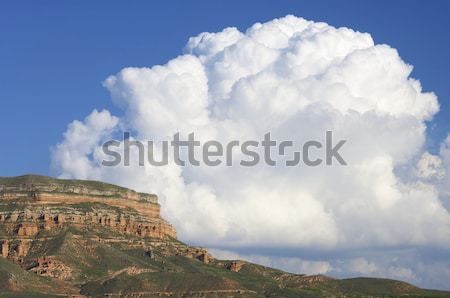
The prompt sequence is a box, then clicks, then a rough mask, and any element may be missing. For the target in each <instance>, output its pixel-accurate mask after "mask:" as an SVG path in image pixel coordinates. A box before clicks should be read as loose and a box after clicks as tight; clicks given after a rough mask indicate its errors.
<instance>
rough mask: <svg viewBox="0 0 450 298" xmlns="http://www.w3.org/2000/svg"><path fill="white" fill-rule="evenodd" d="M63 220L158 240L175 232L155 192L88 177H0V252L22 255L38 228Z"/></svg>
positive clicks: (61, 224) (62, 223) (58, 225)
mask: <svg viewBox="0 0 450 298" xmlns="http://www.w3.org/2000/svg"><path fill="white" fill-rule="evenodd" d="M65 226H75V227H77V228H92V227H104V228H106V229H108V230H109V231H112V232H119V233H121V234H128V235H133V236H138V237H142V238H152V239H160V240H163V239H165V238H167V237H171V238H176V231H175V229H174V228H173V226H172V225H170V224H169V223H168V222H167V221H165V220H164V219H162V218H161V216H160V205H159V204H158V198H157V196H156V195H152V194H144V193H137V192H135V191H132V190H129V189H126V188H121V187H118V186H115V185H110V184H106V183H101V182H93V181H78V180H77V181H75V180H58V179H52V178H48V177H40V176H21V177H14V178H0V228H1V230H0V243H1V253H2V256H4V257H8V258H20V257H22V256H25V255H26V254H27V252H28V249H29V247H30V243H31V242H32V241H33V240H36V237H37V235H38V233H39V232H40V231H49V230H52V229H58V228H62V227H65ZM38 238H39V237H38Z"/></svg>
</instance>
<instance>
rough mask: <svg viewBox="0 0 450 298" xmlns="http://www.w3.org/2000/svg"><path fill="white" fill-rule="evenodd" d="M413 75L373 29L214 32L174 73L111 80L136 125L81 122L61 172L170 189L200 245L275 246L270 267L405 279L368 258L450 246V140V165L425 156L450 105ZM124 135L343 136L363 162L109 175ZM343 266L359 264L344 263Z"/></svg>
mask: <svg viewBox="0 0 450 298" xmlns="http://www.w3.org/2000/svg"><path fill="white" fill-rule="evenodd" d="M411 71H412V66H411V65H408V64H407V63H405V62H404V61H403V60H402V59H401V57H400V56H399V53H398V52H397V51H396V50H395V49H394V48H392V47H390V46H389V45H380V44H375V43H374V41H373V39H372V37H371V36H370V34H368V33H360V32H357V31H354V30H352V29H349V28H335V27H332V26H330V25H328V24H326V23H320V22H313V21H307V20H305V19H302V18H297V17H294V16H286V17H284V18H280V19H275V20H272V21H269V22H267V23H262V24H261V23H257V24H255V25H253V26H252V27H250V28H249V29H247V30H246V31H245V32H240V31H239V30H238V29H236V28H226V29H224V30H223V31H222V32H217V33H201V34H199V35H198V36H195V37H191V38H190V39H189V41H188V42H187V45H186V46H185V48H184V53H183V54H182V55H180V56H178V57H176V58H174V59H172V60H170V61H169V62H168V63H167V64H165V65H156V66H151V67H139V68H125V69H123V70H121V71H120V72H119V73H118V74H115V75H112V76H110V77H109V78H107V79H106V80H105V82H104V86H105V87H106V88H107V89H108V90H109V91H110V93H111V98H112V100H113V102H114V103H115V104H117V106H118V107H120V108H121V109H122V110H123V115H122V116H120V117H117V116H112V115H111V114H110V113H109V112H108V111H102V112H98V111H94V112H92V114H91V115H89V116H88V117H87V118H86V119H85V120H84V121H83V122H79V121H75V122H73V123H72V124H70V125H69V128H68V130H67V132H66V133H65V135H64V138H63V140H62V141H61V142H60V143H59V144H58V145H56V146H55V148H54V150H53V153H52V154H53V158H52V160H53V165H54V167H55V170H56V171H57V172H58V174H60V175H61V176H62V177H73V178H84V179H86V178H90V179H101V180H105V181H108V182H112V183H117V184H120V185H124V186H128V187H132V188H135V189H137V190H139V191H147V192H154V193H157V194H158V195H159V197H160V201H161V204H162V210H163V215H164V216H166V217H167V218H168V219H169V220H170V221H171V222H173V223H174V224H175V226H176V227H177V230H178V232H179V236H180V238H181V239H182V240H185V241H188V242H190V243H195V244H200V245H204V246H210V247H214V248H217V249H221V250H229V251H238V250H239V249H243V248H246V249H254V250H255V251H256V253H258V250H259V249H260V250H261V251H264V254H265V255H266V257H269V258H270V256H271V255H280V254H282V253H283V252H289V257H286V258H287V259H277V260H278V261H277V262H278V263H276V262H275V263H273V262H272V263H271V262H270V261H267V260H265V259H263V261H261V262H263V263H266V264H275V265H276V264H281V263H283V262H284V263H285V264H284V265H283V264H281V265H280V266H281V267H285V268H292V267H291V266H289V265H286V264H288V263H289V264H294V266H296V268H298V269H302V270H306V271H308V272H317V273H326V272H329V271H332V268H335V269H336V268H341V267H342V268H343V269H342V270H344V271H348V272H352V270H353V271H358V272H369V273H371V272H372V273H373V272H389V268H391V269H390V270H393V271H396V269H395V268H397V267H395V265H392V266H390V265H389V264H385V265H384V267H382V266H379V265H377V264H376V262H377V260H380V258H373V260H372V261H367V260H366V259H364V254H362V253H361V252H364V251H371V252H372V253H373V254H379V256H382V255H383V253H384V251H385V250H396V249H397V248H405V247H408V248H411V249H415V248H418V247H420V248H421V249H423V248H430V249H440V250H445V251H448V250H450V214H449V212H448V209H447V208H446V206H447V205H446V203H445V200H448V192H447V194H446V192H445V190H446V189H447V190H448V189H450V187H448V186H445V185H443V183H441V184H440V185H436V183H435V180H436V179H431V178H433V177H436V176H437V177H439V179H437V180H445V179H447V180H448V176H445V175H446V174H445V173H447V172H448V171H447V172H446V171H445V167H448V166H449V165H450V153H449V152H450V149H448V148H450V145H449V144H450V141H447V143H445V144H443V146H442V149H441V154H440V156H434V155H431V154H429V153H427V152H426V151H425V149H424V144H425V140H426V137H427V136H426V125H427V121H429V120H431V119H432V118H433V116H434V115H435V114H436V113H437V112H438V110H439V104H438V101H437V98H436V96H435V95H434V94H433V93H428V92H424V91H422V87H421V85H420V82H419V81H418V80H416V79H414V78H411V77H410V74H411ZM121 130H128V131H132V132H134V137H135V138H136V139H139V140H163V139H167V138H168V137H169V136H171V135H173V134H174V133H176V132H180V133H181V136H182V138H183V139H186V138H187V134H189V133H190V132H194V133H195V134H196V138H197V139H198V140H200V141H205V140H210V139H216V140H219V141H222V142H224V143H226V142H227V141H229V140H233V139H236V140H241V141H242V140H248V139H255V140H260V139H262V138H263V136H264V134H265V133H266V132H269V131H270V132H271V134H272V138H273V139H276V140H292V141H294V142H295V143H296V144H302V143H304V142H305V141H308V140H321V141H323V140H324V138H325V131H327V130H330V131H333V135H334V137H335V138H337V139H345V140H347V142H346V144H345V146H344V147H343V150H342V153H341V154H342V156H343V157H344V158H345V160H346V162H347V164H348V165H347V166H340V165H333V166H324V165H321V166H318V167H307V166H305V165H302V164H301V165H299V166H297V167H284V166H277V167H269V166H264V165H259V166H256V167H250V168H245V167H240V166H236V165H235V166H232V167H226V166H219V167H207V166H204V165H201V166H199V167H193V166H186V167H179V166H176V165H175V164H174V163H173V162H171V163H170V164H169V165H168V166H166V167H151V166H148V165H147V166H145V167H139V166H138V165H137V164H136V163H134V164H132V165H131V166H130V167H123V166H117V167H113V168H111V167H102V166H101V161H102V159H103V158H104V157H105V156H104V154H103V153H102V151H101V144H102V143H103V142H104V141H107V140H109V138H111V136H112V135H113V134H114V133H117V132H119V131H121ZM156 150H157V153H159V154H160V150H161V149H160V148H159V149H156ZM237 157H239V156H237ZM405 169H406V170H405ZM408 173H415V175H412V174H408ZM444 176H445V177H444ZM444 184H445V183H444ZM343 251H347V252H352V251H355V255H354V256H352V257H351V258H349V257H348V256H344V254H342V252H343ZM356 252H358V253H356ZM260 254H261V255H262V254H263V253H260ZM310 254H314V258H312V259H311V260H308V257H307V256H308V255H310ZM349 254H351V253H349ZM321 256H322V259H320V258H321ZM291 258H294V259H295V258H299V259H300V260H301V262H299V263H296V261H293V260H292V259H291ZM339 258H343V259H345V262H347V263H348V264H350V265H348V266H347V265H346V266H341V267H339V266H338V265H336V264H338V263H339V260H338V259H339ZM398 258H402V255H399V256H398ZM352 259H355V260H356V261H351V260H352ZM408 260H409V261H410V262H414V260H413V259H408ZM411 260H412V261H411ZM280 262H281V263H280ZM405 262H406V261H405ZM424 262H425V261H424ZM330 264H333V265H330ZM407 265H408V264H406V265H405V264H403V263H402V267H398V268H402V269H401V270H397V271H398V272H399V274H400V275H401V276H403V277H404V278H405V279H409V280H411V281H414V282H421V281H422V279H420V277H417V276H416V275H417V274H420V272H426V270H421V271H420V270H418V271H417V272H413V271H409V270H414V268H418V267H417V266H413V267H411V268H413V269H409V267H407ZM302 266H303V267H302ZM424 266H425V265H424ZM380 268H387V269H386V270H384V271H380V270H381V269H380ZM405 268H406V269H405ZM421 268H422V267H421ZM356 269H357V270H356ZM339 270H340V269H339ZM339 270H338V269H336V272H341V271H342V270H340V271H339ZM419 271H420V272H419ZM442 271H443V272H448V270H447V271H446V270H442ZM390 275H391V276H394V274H390ZM400 275H399V276H400ZM449 278H450V276H449ZM426 285H432V281H429V280H427V281H426Z"/></svg>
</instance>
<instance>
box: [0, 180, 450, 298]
mask: <svg viewBox="0 0 450 298" xmlns="http://www.w3.org/2000/svg"><path fill="white" fill-rule="evenodd" d="M159 211H160V209H159V204H158V201H157V197H156V196H155V195H149V194H141V193H137V192H135V191H132V190H129V189H126V188H123V187H119V186H115V185H111V184H106V183H102V182H95V181H80V180H58V179H53V178H49V177H42V176H32V175H28V176H21V177H13V178H0V243H1V250H0V252H1V254H0V297H450V292H443V291H434V290H423V289H419V288H417V287H415V286H413V285H410V284H407V283H405V282H402V281H395V280H388V279H376V278H354V279H344V280H339V279H334V278H331V277H327V276H323V275H301V274H300V275H299V274H291V273H286V272H283V271H280V270H276V269H272V268H268V267H264V266H260V265H256V264H252V263H249V262H245V261H239V260H217V259H215V258H214V257H213V256H211V255H210V254H209V253H208V251H207V250H206V249H204V248H199V247H191V246H189V245H187V244H185V243H182V242H180V241H178V240H177V238H176V231H175V229H174V228H173V227H172V225H170V223H168V222H167V221H166V220H164V219H163V218H161V217H160V212H159Z"/></svg>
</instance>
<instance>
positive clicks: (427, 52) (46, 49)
mask: <svg viewBox="0 0 450 298" xmlns="http://www.w3.org/2000/svg"><path fill="white" fill-rule="evenodd" d="M449 13H450V2H448V1H433V2H429V1H376V2H375V1H371V2H365V3H362V2H361V1H329V2H324V1H158V2H157V1H2V3H1V4H0V100H1V110H0V126H1V128H2V137H3V146H2V148H1V149H0V150H1V151H0V153H1V154H0V164H1V171H0V175H2V176H10V175H19V174H24V173H30V172H33V173H41V174H49V173H50V167H49V164H50V154H49V148H50V146H52V145H54V144H56V143H57V142H58V141H59V140H60V139H61V135H62V133H63V132H64V131H65V129H66V126H67V123H69V122H71V121H72V120H73V119H83V118H84V117H85V115H86V114H87V113H89V112H90V111H91V110H92V109H93V108H97V109H101V108H108V109H109V110H111V111H113V112H118V113H120V112H119V111H117V110H116V109H115V108H114V107H113V106H112V104H111V102H110V100H109V99H108V97H109V94H108V92H107V91H106V90H105V89H104V88H103V87H102V85H101V82H102V81H103V80H104V79H105V78H106V77H107V76H108V75H110V74H114V73H116V72H118V71H119V70H120V69H121V68H123V67H126V66H151V65H154V64H163V63H165V62H166V61H167V60H168V59H170V58H173V57H175V56H177V55H178V54H180V53H181V50H182V48H183V46H184V44H185V43H186V41H187V39H188V37H190V36H194V35H196V34H198V33H200V32H202V31H211V32H216V31H220V30H221V29H223V28H224V27H227V26H236V27H238V28H239V29H241V30H245V28H247V27H248V26H250V25H251V24H253V23H255V22H257V21H267V20H270V19H273V18H275V17H281V16H284V15H286V14H294V15H297V16H302V17H304V18H307V19H312V20H315V21H325V22H328V23H329V24H331V25H333V26H347V27H350V28H353V29H356V30H359V31H364V32H370V33H371V34H372V36H373V37H374V39H375V41H376V42H377V43H388V44H390V45H391V46H393V47H395V48H397V49H398V50H399V52H400V55H401V56H402V58H403V59H404V60H405V61H406V62H408V63H410V64H413V65H414V67H415V68H414V72H413V76H414V77H416V78H419V79H420V80H421V82H422V84H423V87H424V89H425V90H427V91H434V92H436V94H437V95H438V96H439V101H440V104H441V112H440V113H439V114H438V116H437V117H436V118H435V121H434V123H435V126H434V128H433V129H432V130H431V131H430V134H429V135H430V136H432V137H431V138H430V140H428V143H429V146H430V148H431V150H432V151H433V150H436V147H437V145H436V144H439V142H440V141H441V139H442V138H444V136H445V135H446V133H447V132H448V131H450V121H449V116H450V86H449V83H448V77H449V76H448V70H449V69H450V59H448V54H449V53H450V35H449V34H448V32H447V30H448V28H450V18H449Z"/></svg>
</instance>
